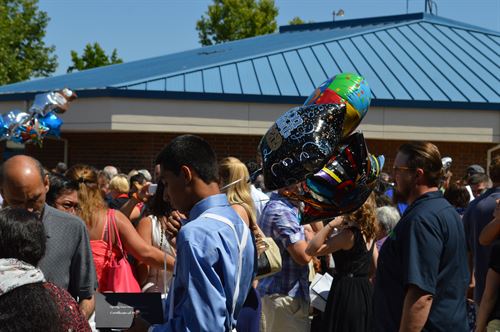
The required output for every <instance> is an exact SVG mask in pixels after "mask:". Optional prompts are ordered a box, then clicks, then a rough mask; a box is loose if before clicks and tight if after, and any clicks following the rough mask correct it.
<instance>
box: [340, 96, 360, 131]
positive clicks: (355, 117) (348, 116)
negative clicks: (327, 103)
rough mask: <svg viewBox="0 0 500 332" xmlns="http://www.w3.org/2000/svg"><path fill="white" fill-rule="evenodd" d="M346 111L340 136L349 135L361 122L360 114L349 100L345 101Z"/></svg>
mask: <svg viewBox="0 0 500 332" xmlns="http://www.w3.org/2000/svg"><path fill="white" fill-rule="evenodd" d="M345 106H346V113H345V119H344V128H342V137H347V136H349V135H350V134H351V133H352V132H353V131H354V130H355V129H356V127H357V126H358V125H359V123H360V122H361V114H359V112H358V110H356V109H355V108H354V107H353V106H352V105H351V104H350V103H349V102H347V101H346V102H345Z"/></svg>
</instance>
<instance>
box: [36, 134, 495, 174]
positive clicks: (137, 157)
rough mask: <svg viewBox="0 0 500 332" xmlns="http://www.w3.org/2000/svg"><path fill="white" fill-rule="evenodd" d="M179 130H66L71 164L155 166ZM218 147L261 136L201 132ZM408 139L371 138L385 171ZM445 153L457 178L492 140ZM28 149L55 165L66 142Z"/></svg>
mask: <svg viewBox="0 0 500 332" xmlns="http://www.w3.org/2000/svg"><path fill="white" fill-rule="evenodd" d="M175 136H177V134H160V133H85V134H83V133H80V134H77V133H73V134H64V135H63V138H65V139H67V140H68V153H69V156H68V157H69V160H68V161H69V164H70V165H72V164H75V163H88V164H91V165H93V166H95V167H98V168H102V167H104V166H105V165H109V164H112V165H116V166H118V167H119V168H120V169H121V170H122V171H123V172H128V171H129V170H130V169H133V168H151V167H152V164H153V160H154V158H155V156H156V154H157V153H158V152H159V151H160V150H161V148H162V147H163V146H164V145H165V144H167V143H168V142H169V141H170V140H171V139H172V138H173V137H175ZM201 136H203V137H204V138H205V139H207V140H208V142H209V143H210V144H212V146H213V147H214V149H215V150H216V152H217V155H218V157H219V158H223V157H225V156H229V155H232V156H235V157H237V158H240V159H241V160H243V161H246V160H249V159H255V153H256V149H257V145H258V143H259V140H260V137H259V136H244V135H213V134H211V135H201ZM402 143H404V141H389V140H368V148H369V151H370V152H371V153H373V154H383V155H385V157H386V166H385V171H386V172H390V169H391V167H392V164H393V161H394V157H395V155H396V151H397V149H398V147H399V146H400V145H401V144H402ZM436 145H437V146H438V148H439V150H440V151H441V155H442V156H450V157H451V158H452V159H453V165H452V169H451V170H452V172H453V173H454V178H455V179H458V178H459V177H461V176H463V174H464V171H465V168H466V167H467V166H468V165H471V164H479V165H481V166H483V167H486V151H487V150H488V149H489V148H491V147H493V146H495V145H496V144H491V143H450V142H436ZM26 153H27V154H30V155H32V156H34V157H36V158H38V159H39V160H40V161H42V163H43V164H44V165H45V166H46V167H48V168H52V167H54V166H55V165H56V163H57V162H58V161H62V160H63V156H64V155H63V153H64V142H63V141H62V140H45V142H44V146H43V148H42V149H40V148H38V147H35V146H33V145H28V146H27V148H26Z"/></svg>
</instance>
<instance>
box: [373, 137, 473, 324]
mask: <svg viewBox="0 0 500 332" xmlns="http://www.w3.org/2000/svg"><path fill="white" fill-rule="evenodd" d="M442 175H443V173H442V163H441V156H440V154H439V150H438V149H437V147H436V146H435V145H433V144H431V143H426V142H414V143H408V144H404V145H402V146H401V147H400V149H399V151H398V154H397V155H396V159H395V161H394V178H395V182H396V190H397V191H398V193H399V194H400V195H401V197H403V198H405V200H406V201H407V202H408V204H409V206H408V208H407V209H406V211H405V213H404V214H403V216H402V217H401V220H400V221H399V222H398V224H397V225H396V227H395V228H394V230H393V231H392V232H391V234H389V236H388V238H387V240H386V241H385V243H384V245H383V246H382V249H381V250H380V254H379V258H378V266H377V279H376V282H375V291H374V301H373V302H374V318H375V322H374V330H375V331H464V332H465V331H467V330H468V327H467V315H466V308H465V292H466V288H467V285H468V282H469V275H468V269H467V253H466V243H465V235H464V229H463V225H462V222H461V220H460V216H459V215H458V213H457V212H456V211H455V209H454V208H453V207H452V206H451V205H450V204H449V203H448V202H447V201H446V200H445V199H444V198H443V195H442V193H441V191H439V189H438V185H439V183H440V180H441V177H442Z"/></svg>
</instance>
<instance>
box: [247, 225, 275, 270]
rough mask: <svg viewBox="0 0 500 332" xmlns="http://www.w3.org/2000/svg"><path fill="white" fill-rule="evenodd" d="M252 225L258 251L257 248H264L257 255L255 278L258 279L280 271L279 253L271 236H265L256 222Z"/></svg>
mask: <svg viewBox="0 0 500 332" xmlns="http://www.w3.org/2000/svg"><path fill="white" fill-rule="evenodd" d="M252 226H253V227H252V231H253V233H254V237H255V244H256V247H257V248H258V251H259V248H264V249H263V251H262V252H260V254H259V255H258V257H257V275H256V276H255V279H257V280H260V279H262V278H265V277H269V276H272V275H273V274H275V273H278V272H280V271H281V253H280V249H279V247H278V245H277V244H276V242H274V240H273V238H271V237H266V236H265V235H264V233H263V232H262V230H261V229H260V227H259V225H257V223H254V224H253V225H252Z"/></svg>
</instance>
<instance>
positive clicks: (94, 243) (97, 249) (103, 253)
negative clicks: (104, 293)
mask: <svg viewBox="0 0 500 332" xmlns="http://www.w3.org/2000/svg"><path fill="white" fill-rule="evenodd" d="M114 221H115V210H113V209H108V212H107V214H106V224H105V225H104V227H103V229H102V235H101V239H100V240H91V241H90V248H91V249H92V256H93V257H94V265H95V272H96V275H97V282H98V284H99V285H103V284H104V283H105V282H104V283H103V281H102V280H101V278H102V270H103V268H104V263H105V262H106V261H107V259H108V258H107V256H108V255H109V244H108V236H109V235H108V224H109V222H114ZM112 229H113V228H112ZM112 246H113V248H112V251H111V256H112V257H117V258H121V256H122V253H121V251H120V248H119V247H118V246H116V245H112ZM98 290H99V288H98Z"/></svg>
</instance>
